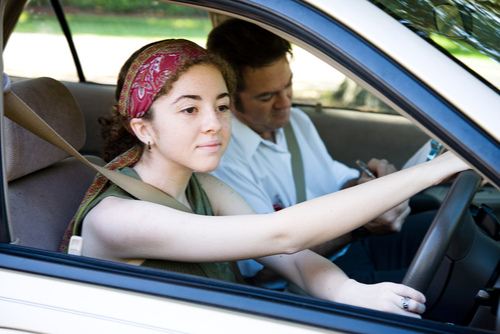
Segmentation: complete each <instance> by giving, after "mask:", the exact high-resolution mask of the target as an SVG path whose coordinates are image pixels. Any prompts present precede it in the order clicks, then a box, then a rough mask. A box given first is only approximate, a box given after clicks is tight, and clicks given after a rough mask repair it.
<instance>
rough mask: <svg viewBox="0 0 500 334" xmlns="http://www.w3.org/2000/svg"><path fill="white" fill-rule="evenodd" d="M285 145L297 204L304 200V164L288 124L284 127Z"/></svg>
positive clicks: (295, 138) (290, 126)
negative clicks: (288, 153) (290, 161)
mask: <svg viewBox="0 0 500 334" xmlns="http://www.w3.org/2000/svg"><path fill="white" fill-rule="evenodd" d="M284 130H285V138H286V144H287V146H288V151H290V154H291V156H292V174H293V181H294V183H295V193H296V195H297V203H300V202H304V201H305V200H306V181H305V175H304V162H303V160H302V154H301V153H300V148H299V143H298V142H297V137H296V136H295V132H294V131H293V128H292V125H291V124H290V122H288V124H287V125H285V127H284Z"/></svg>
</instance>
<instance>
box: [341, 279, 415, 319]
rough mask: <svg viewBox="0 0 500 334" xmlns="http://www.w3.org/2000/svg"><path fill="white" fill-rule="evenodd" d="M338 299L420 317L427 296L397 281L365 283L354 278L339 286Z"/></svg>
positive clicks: (384, 310)
mask: <svg viewBox="0 0 500 334" xmlns="http://www.w3.org/2000/svg"><path fill="white" fill-rule="evenodd" d="M336 301H337V302H339V303H345V304H350V305H355V306H359V307H365V308H370V309H374V310H378V311H383V312H390V313H395V314H400V315H405V316H409V317H414V318H420V314H422V313H423V312H424V311H425V296H424V295H423V294H422V293H420V292H418V291H417V290H415V289H413V288H410V287H408V286H405V285H402V284H396V283H389V282H386V283H378V284H363V283H359V282H357V281H355V280H353V279H349V280H347V281H346V282H345V283H344V284H342V286H340V287H339V293H338V294H337V298H336Z"/></svg>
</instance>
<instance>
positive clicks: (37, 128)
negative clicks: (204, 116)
mask: <svg viewBox="0 0 500 334" xmlns="http://www.w3.org/2000/svg"><path fill="white" fill-rule="evenodd" d="M4 80H5V76H4ZM7 80H9V79H7ZM9 88H10V87H7V88H6V89H4V115H5V116H6V117H7V118H9V119H10V120H11V121H13V122H15V123H17V124H18V125H20V126H22V127H23V128H25V129H26V130H28V131H30V132H31V133H33V134H35V135H37V136H38V137H40V138H42V139H44V140H45V141H47V142H49V143H51V144H52V145H54V146H56V147H58V148H60V149H62V150H63V151H65V152H67V153H69V154H70V155H72V156H73V157H75V158H76V159H78V160H80V161H81V162H82V163H84V164H85V165H87V166H89V167H91V168H93V169H95V170H96V171H97V172H99V173H101V174H102V175H104V176H105V177H107V178H108V179H109V180H111V181H112V182H113V183H115V184H116V185H117V186H119V187H120V188H122V189H123V190H125V191H126V192H128V193H129V194H131V195H133V196H135V197H136V198H138V199H140V200H142V201H147V202H152V203H156V204H160V205H164V206H167V207H170V208H172V209H176V210H180V211H184V212H187V213H193V211H192V210H191V209H189V208H188V207H187V206H185V205H184V204H182V203H181V202H179V201H178V200H176V199H175V198H173V197H172V196H170V195H168V194H167V193H165V192H163V191H161V190H160V189H158V188H156V187H154V186H152V185H150V184H148V183H145V182H143V181H141V180H137V179H134V178H133V177H130V176H127V175H125V174H121V173H118V172H115V171H112V170H109V169H107V168H104V167H101V166H99V165H96V164H94V163H92V162H90V161H88V160H87V159H86V158H85V157H84V156H83V155H81V154H80V152H78V151H77V150H75V148H74V147H73V146H71V145H70V144H69V143H68V142H67V141H66V140H65V139H64V138H62V137H61V136H60V135H59V134H58V133H57V132H55V131H54V129H52V127H50V125H48V124H47V123H46V122H45V121H44V120H43V119H42V118H41V117H40V116H38V115H37V113H35V112H34V111H33V110H32V109H31V108H30V107H29V106H28V105H27V104H26V103H24V101H23V100H21V99H20V98H19V97H18V96H17V95H16V94H15V93H14V92H12V91H10V90H9ZM75 244H76V245H75V247H77V248H80V249H81V244H82V239H81V237H80V238H79V239H76V240H75ZM70 247H71V246H70ZM140 262H141V260H139V262H138V263H139V264H140ZM227 263H228V265H229V268H230V269H231V271H232V272H233V273H234V274H235V276H236V278H237V279H238V280H239V281H240V282H241V283H245V279H244V278H243V277H242V275H241V272H240V270H239V268H238V265H237V264H236V262H234V261H228V262H227ZM131 264H132V263H131Z"/></svg>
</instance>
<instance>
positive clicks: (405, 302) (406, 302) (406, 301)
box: [401, 297, 410, 310]
mask: <svg viewBox="0 0 500 334" xmlns="http://www.w3.org/2000/svg"><path fill="white" fill-rule="evenodd" d="M401 301H402V302H403V310H408V305H409V304H410V297H403V298H401Z"/></svg>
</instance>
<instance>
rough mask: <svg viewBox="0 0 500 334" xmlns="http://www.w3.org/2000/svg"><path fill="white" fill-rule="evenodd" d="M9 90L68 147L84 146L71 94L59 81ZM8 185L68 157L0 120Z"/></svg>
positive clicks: (26, 82) (32, 82) (80, 119)
mask: <svg viewBox="0 0 500 334" xmlns="http://www.w3.org/2000/svg"><path fill="white" fill-rule="evenodd" d="M11 90H12V91H13V92H14V93H15V94H16V95H17V96H19V98H20V99H21V100H23V101H24V102H25V103H26V104H27V105H28V106H30V107H31V108H32V109H33V110H34V111H35V112H36V113H37V114H38V115H39V116H40V117H41V118H42V119H43V120H44V121H45V122H47V123H48V124H49V125H50V126H51V127H52V128H53V129H54V130H55V131H56V132H57V133H59V134H60V135H61V136H62V137H63V138H64V139H66V140H67V141H68V142H69V143H70V145H72V146H73V147H74V148H75V149H77V150H79V149H80V148H82V146H83V144H84V143H85V122H84V119H83V116H82V114H81V111H80V108H79V107H78V104H77V102H76V101H75V99H74V97H73V95H72V94H71V92H70V91H69V90H68V89H67V88H66V87H65V86H64V85H63V84H62V83H60V82H59V81H56V80H54V79H50V78H38V79H30V80H24V81H19V82H15V83H13V84H12V88H11ZM3 120H4V138H5V152H6V165H7V166H6V167H7V168H6V170H7V179H8V181H12V180H15V179H17V178H19V177H21V176H24V175H27V174H29V173H32V172H34V171H37V170H40V169H42V168H45V167H47V166H50V165H52V164H54V163H56V162H58V161H60V160H62V159H64V158H66V157H68V156H69V155H68V154H67V153H66V152H64V151H63V150H61V149H59V148H57V147H55V146H53V145H52V144H50V143H48V142H46V141H45V140H43V139H40V138H39V137H37V136H36V135H34V134H32V133H31V132H29V131H27V130H25V129H24V128H22V127H20V126H19V125H17V124H16V123H14V122H12V121H11V120H10V119H7V118H6V117H4V119H3Z"/></svg>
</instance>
